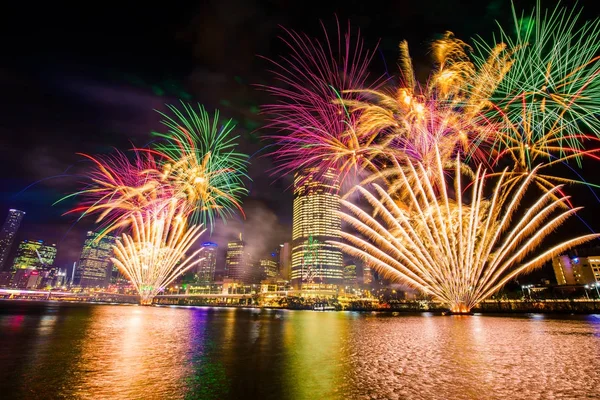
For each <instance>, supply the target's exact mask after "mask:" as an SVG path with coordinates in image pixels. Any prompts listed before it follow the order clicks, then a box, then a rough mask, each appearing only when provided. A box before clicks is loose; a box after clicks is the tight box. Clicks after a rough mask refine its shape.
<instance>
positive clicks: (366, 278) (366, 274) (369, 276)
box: [363, 264, 373, 285]
mask: <svg viewBox="0 0 600 400" xmlns="http://www.w3.org/2000/svg"><path fill="white" fill-rule="evenodd" d="M371 283H373V273H372V272H371V268H369V266H367V265H364V264H363V284H365V285H370V284H371Z"/></svg>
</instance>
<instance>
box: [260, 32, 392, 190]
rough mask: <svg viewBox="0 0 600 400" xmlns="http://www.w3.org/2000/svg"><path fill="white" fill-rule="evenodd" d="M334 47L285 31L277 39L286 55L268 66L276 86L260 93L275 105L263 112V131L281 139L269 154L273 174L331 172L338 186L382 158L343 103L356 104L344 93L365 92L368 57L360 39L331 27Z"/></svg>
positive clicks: (379, 146)
mask: <svg viewBox="0 0 600 400" xmlns="http://www.w3.org/2000/svg"><path fill="white" fill-rule="evenodd" d="M337 28H338V30H337V42H335V41H330V40H329V36H328V34H327V31H326V29H325V28H324V27H323V31H324V34H325V40H320V39H316V38H311V37H309V36H307V35H304V34H301V33H296V32H294V31H287V30H286V31H285V32H286V35H285V36H284V37H283V38H282V40H283V42H284V43H285V44H286V45H287V47H288V49H289V55H288V56H287V57H283V58H282V59H281V60H280V61H272V64H273V66H274V69H273V71H272V72H273V74H274V76H275V78H276V79H277V81H278V82H279V83H280V86H266V87H263V89H265V90H266V91H267V92H268V93H270V94H272V95H273V96H274V97H276V98H277V100H278V101H277V102H276V103H274V104H270V105H267V106H264V107H263V110H264V111H265V113H266V114H267V115H268V116H269V118H270V122H269V125H268V127H270V128H273V129H276V130H277V131H279V132H281V133H282V135H276V136H274V137H273V138H274V139H275V141H276V142H277V144H278V145H279V146H280V147H279V148H278V150H276V151H275V152H273V156H274V158H275V160H276V161H277V163H278V167H277V168H276V170H275V171H276V172H277V173H278V174H288V173H293V172H295V171H298V170H302V169H305V168H314V167H318V169H319V171H321V173H325V172H326V171H330V170H332V169H333V170H335V171H338V172H339V177H340V179H341V180H342V181H343V180H344V178H345V177H346V176H347V175H348V174H350V173H358V172H359V171H360V170H361V169H363V168H368V169H370V170H372V169H373V168H374V164H373V163H374V161H373V160H374V159H375V158H377V157H378V156H379V155H380V154H381V153H382V148H383V146H382V143H381V142H377V141H375V139H378V136H377V135H374V136H368V135H360V134H358V132H357V131H356V117H355V116H354V115H350V114H349V113H348V112H347V110H346V108H345V106H344V105H343V101H344V100H345V99H356V98H358V95H356V94H349V92H348V91H349V90H350V89H356V88H363V87H366V85H367V83H366V81H367V78H368V70H367V67H368V65H369V62H370V61H371V58H372V57H373V52H372V51H369V50H365V48H364V43H363V41H362V39H361V38H360V33H358V34H357V35H356V39H353V38H352V32H351V31H350V29H348V31H347V32H346V33H345V34H342V33H341V31H340V26H339V23H338V26H337Z"/></svg>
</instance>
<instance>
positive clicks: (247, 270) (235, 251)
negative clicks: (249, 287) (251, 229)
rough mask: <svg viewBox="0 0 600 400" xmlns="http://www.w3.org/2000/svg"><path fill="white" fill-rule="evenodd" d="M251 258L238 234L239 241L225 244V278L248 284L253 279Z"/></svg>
mask: <svg viewBox="0 0 600 400" xmlns="http://www.w3.org/2000/svg"><path fill="white" fill-rule="evenodd" d="M252 267H253V265H252V257H251V256H250V254H249V253H248V252H247V250H246V244H245V243H244V241H243V240H242V235H241V234H240V237H239V240H234V241H231V242H229V243H227V253H226V254H225V276H226V277H227V278H228V279H231V280H234V281H240V282H248V281H250V280H252V278H253V272H254V271H253V268H252Z"/></svg>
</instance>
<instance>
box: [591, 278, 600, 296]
mask: <svg viewBox="0 0 600 400" xmlns="http://www.w3.org/2000/svg"><path fill="white" fill-rule="evenodd" d="M591 286H592V287H593V288H595V289H596V294H597V295H598V298H599V299H600V291H598V286H600V283H598V282H594V283H592V284H591Z"/></svg>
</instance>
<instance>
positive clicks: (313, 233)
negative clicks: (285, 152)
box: [291, 169, 344, 288]
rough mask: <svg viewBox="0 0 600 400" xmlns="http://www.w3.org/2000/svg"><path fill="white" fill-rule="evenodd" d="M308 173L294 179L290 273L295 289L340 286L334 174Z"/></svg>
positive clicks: (336, 189) (341, 271)
mask: <svg viewBox="0 0 600 400" xmlns="http://www.w3.org/2000/svg"><path fill="white" fill-rule="evenodd" d="M317 174H318V171H317V170H316V169H308V170H305V171H303V172H302V173H297V174H296V175H295V176H294V204H293V220H292V270H291V280H292V284H293V285H294V287H297V288H301V287H302V286H303V285H304V284H327V285H331V284H333V285H340V284H342V282H343V270H344V263H343V257H342V252H341V250H340V249H339V247H337V246H335V245H333V244H331V243H328V241H330V240H340V238H341V220H340V216H339V214H338V212H339V210H340V202H339V193H338V192H339V182H338V180H337V177H336V175H335V174H334V172H333V171H331V170H330V171H328V172H326V173H325V174H323V175H321V176H319V175H317Z"/></svg>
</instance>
